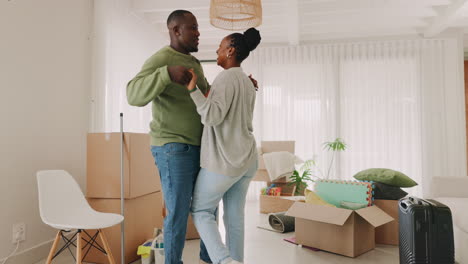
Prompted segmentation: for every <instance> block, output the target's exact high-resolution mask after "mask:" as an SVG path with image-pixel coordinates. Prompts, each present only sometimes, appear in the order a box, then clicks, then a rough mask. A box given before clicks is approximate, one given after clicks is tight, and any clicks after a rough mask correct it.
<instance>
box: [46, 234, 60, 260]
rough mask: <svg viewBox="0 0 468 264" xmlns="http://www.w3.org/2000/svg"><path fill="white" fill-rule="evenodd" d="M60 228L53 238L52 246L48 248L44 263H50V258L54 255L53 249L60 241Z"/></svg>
mask: <svg viewBox="0 0 468 264" xmlns="http://www.w3.org/2000/svg"><path fill="white" fill-rule="evenodd" d="M61 232H62V231H61V230H59V231H58V232H57V235H56V236H55V240H54V243H53V244H52V248H51V249H50V252H49V256H48V257H47V262H46V264H50V263H52V258H53V257H54V254H55V250H56V249H57V245H58V243H59V241H60V234H61Z"/></svg>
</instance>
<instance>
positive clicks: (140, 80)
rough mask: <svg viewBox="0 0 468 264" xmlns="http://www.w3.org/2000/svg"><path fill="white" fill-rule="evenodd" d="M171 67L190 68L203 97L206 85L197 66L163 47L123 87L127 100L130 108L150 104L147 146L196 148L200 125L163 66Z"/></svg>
mask: <svg viewBox="0 0 468 264" xmlns="http://www.w3.org/2000/svg"><path fill="white" fill-rule="evenodd" d="M175 65H181V66H184V67H186V68H188V69H190V68H193V69H194V71H195V73H196V74H197V76H198V81H197V86H198V88H200V90H201V91H202V92H203V93H204V94H207V92H208V90H209V84H208V82H207V81H206V79H205V77H204V74H203V69H202V67H201V64H200V62H199V61H198V60H197V59H196V58H195V57H193V56H192V55H187V54H183V53H180V52H178V51H176V50H174V49H172V48H171V47H169V46H167V47H164V48H162V49H160V50H159V51H158V52H156V53H155V54H154V55H153V56H151V57H150V58H149V59H148V60H147V61H146V62H145V64H144V65H143V67H142V69H141V71H140V72H139V73H138V74H137V75H136V76H135V78H133V79H132V80H131V81H130V82H129V83H128V84H127V100H128V103H129V104H130V105H133V106H145V105H147V104H148V103H149V102H151V101H152V102H153V105H152V112H153V120H152V121H151V124H150V128H151V132H150V135H151V145H154V146H162V145H164V144H166V143H172V142H178V143H186V144H191V145H196V146H200V144H201V136H202V132H203V125H202V123H201V120H200V115H199V114H198V113H197V109H196V106H195V104H194V103H193V101H192V99H191V98H190V93H189V91H188V90H187V88H186V87H185V86H183V85H180V84H177V83H175V82H172V81H171V78H170V77H169V73H168V72H167V66H175Z"/></svg>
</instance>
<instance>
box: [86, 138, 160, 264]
mask: <svg viewBox="0 0 468 264" xmlns="http://www.w3.org/2000/svg"><path fill="white" fill-rule="evenodd" d="M120 142H121V134H120V133H92V134H88V140H87V188H86V196H87V198H88V202H89V204H90V205H91V207H93V208H94V209H95V210H97V211H101V212H111V213H118V214H120V212H121V209H120V207H121V201H120V196H121V195H120V175H121V174H120V164H121V161H120ZM149 142H150V139H149V135H148V134H139V133H124V159H123V162H124V187H125V188H124V198H125V200H124V206H125V212H124V218H125V220H124V221H125V263H131V262H133V261H135V260H137V259H138V256H137V254H136V253H137V248H138V246H139V245H140V244H142V243H143V242H144V241H145V240H146V239H148V238H151V237H152V236H153V230H154V228H155V227H158V228H162V225H163V196H162V192H161V184H160V178H159V174H158V171H157V169H156V166H155V164H154V159H153V157H152V155H151V152H150V145H149ZM103 231H104V233H105V235H106V237H107V239H108V241H109V246H110V248H111V251H112V254H113V256H114V258H115V262H116V263H121V251H120V249H121V247H120V245H121V243H120V235H121V228H120V225H117V226H114V227H111V228H106V229H104V230H103ZM98 242H100V241H98ZM100 244H101V245H102V243H100ZM85 253H86V252H83V255H84V254H85ZM85 261H86V262H93V263H108V261H107V258H106V256H104V255H103V254H102V253H101V252H100V251H98V250H96V249H95V248H93V249H91V250H90V251H89V252H88V254H87V255H86V258H85Z"/></svg>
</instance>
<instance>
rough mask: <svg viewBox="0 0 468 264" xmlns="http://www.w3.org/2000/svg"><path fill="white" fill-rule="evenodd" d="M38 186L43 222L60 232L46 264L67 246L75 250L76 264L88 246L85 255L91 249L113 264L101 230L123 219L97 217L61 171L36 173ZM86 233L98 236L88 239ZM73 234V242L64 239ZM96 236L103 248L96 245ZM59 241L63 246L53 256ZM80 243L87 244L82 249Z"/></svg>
mask: <svg viewBox="0 0 468 264" xmlns="http://www.w3.org/2000/svg"><path fill="white" fill-rule="evenodd" d="M37 185H38V190H39V211H40V214H41V218H42V221H43V222H44V223H45V224H47V225H49V226H51V227H53V228H56V229H59V231H58V232H57V235H56V236H55V240H54V243H53V245H52V248H51V249H50V253H49V256H48V258H47V262H46V263H47V264H50V263H51V262H52V259H53V258H55V257H56V256H57V255H59V254H60V253H61V252H62V251H64V250H65V249H67V248H69V247H70V246H75V247H76V263H78V264H79V263H82V260H83V259H84V257H86V254H87V253H86V254H85V256H83V255H82V252H83V251H84V250H86V248H87V247H88V246H89V248H88V250H87V252H89V249H91V247H94V248H96V249H98V250H99V251H101V252H103V253H104V254H106V255H107V258H108V260H109V263H111V264H114V263H115V261H114V258H113V256H112V253H111V251H110V249H109V244H108V243H107V239H106V238H105V236H104V233H103V232H102V231H101V229H102V228H106V227H111V226H114V225H117V224H119V223H121V222H122V221H123V219H124V218H123V216H121V215H119V214H112V213H100V212H97V211H95V210H94V209H92V208H91V206H89V204H88V202H87V201H86V199H85V197H84V195H83V193H82V192H81V189H80V186H79V185H78V183H77V182H76V181H75V179H73V177H72V176H71V175H70V174H69V173H68V172H66V171H64V170H45V171H39V172H37ZM88 229H96V230H97V232H96V233H95V234H94V235H93V236H91V235H89V234H88V232H86V230H88ZM72 230H76V231H75V233H74V234H73V236H72V238H68V236H65V235H64V233H68V232H71V231H72ZM83 233H84V234H85V235H86V236H84V234H83ZM98 236H99V237H100V239H101V241H102V244H103V246H101V245H100V244H99V243H98V242H97V237H98ZM60 238H62V239H63V240H64V242H65V245H64V246H63V247H62V248H61V249H60V250H59V251H58V252H57V253H55V250H56V248H57V245H58V243H59V241H60ZM75 242H76V244H75ZM83 242H86V244H85V245H83ZM82 249H83V250H82ZM69 250H70V249H69ZM70 252H71V250H70ZM72 255H73V254H72Z"/></svg>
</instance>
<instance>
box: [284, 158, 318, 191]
mask: <svg viewBox="0 0 468 264" xmlns="http://www.w3.org/2000/svg"><path fill="white" fill-rule="evenodd" d="M313 166H315V161H314V160H312V159H310V160H307V161H306V162H304V164H303V165H302V166H301V168H300V169H299V171H298V170H294V172H293V175H292V176H291V177H290V183H289V184H288V185H294V186H295V191H294V195H304V191H305V189H306V188H307V186H308V185H307V182H308V181H309V182H313V181H314V180H313V179H312V178H311V177H314V176H313V175H312V172H311V169H312V167H313Z"/></svg>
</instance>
